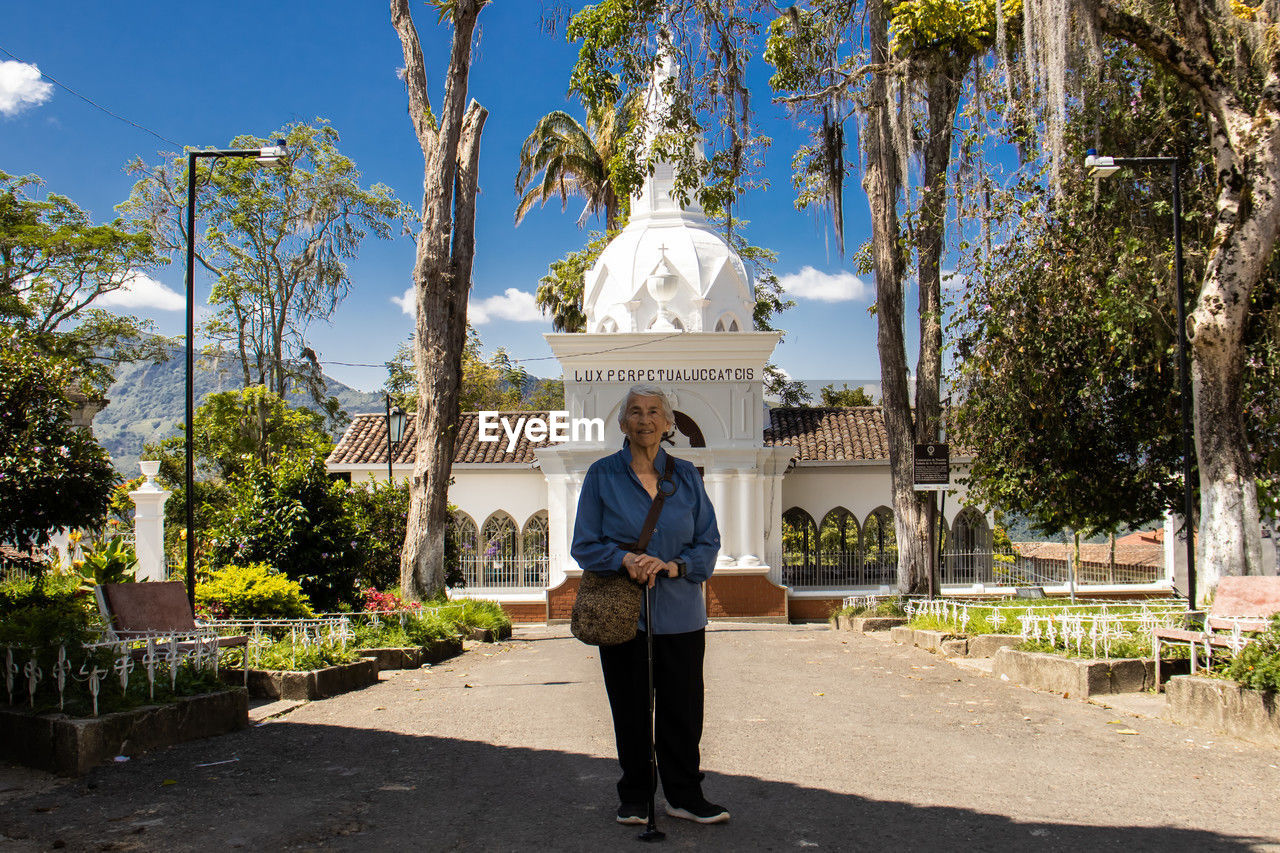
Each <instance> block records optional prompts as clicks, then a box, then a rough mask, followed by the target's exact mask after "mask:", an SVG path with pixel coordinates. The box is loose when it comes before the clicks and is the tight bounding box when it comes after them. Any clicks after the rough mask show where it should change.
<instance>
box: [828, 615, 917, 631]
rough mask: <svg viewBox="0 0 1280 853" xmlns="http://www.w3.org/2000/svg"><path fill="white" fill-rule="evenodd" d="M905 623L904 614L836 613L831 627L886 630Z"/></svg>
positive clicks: (856, 629) (839, 629) (838, 629)
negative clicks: (857, 614) (853, 614)
mask: <svg viewBox="0 0 1280 853" xmlns="http://www.w3.org/2000/svg"><path fill="white" fill-rule="evenodd" d="M905 624H907V618H906V617H905V616H846V615H845V614H843V613H837V614H836V615H835V617H834V618H833V619H832V620H831V627H833V628H834V629H836V630H837V631H859V632H864V633H865V632H867V631H888V630H889V629H890V628H897V627H898V626H900V625H905Z"/></svg>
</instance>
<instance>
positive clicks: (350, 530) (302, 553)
mask: <svg viewBox="0 0 1280 853" xmlns="http://www.w3.org/2000/svg"><path fill="white" fill-rule="evenodd" d="M346 491H347V486H346V485H345V484H343V483H341V482H337V481H335V480H331V479H329V475H328V474H327V473H326V472H325V467H324V460H323V459H322V458H321V457H319V456H310V457H303V456H293V457H285V458H282V459H281V460H280V462H279V464H278V465H276V466H275V467H274V468H271V469H262V470H255V471H254V472H252V473H251V474H249V475H248V476H245V477H243V478H239V479H237V480H234V481H233V482H232V484H231V501H230V504H229V505H228V506H227V507H226V509H225V510H224V511H223V512H222V513H221V514H220V520H219V523H218V524H217V525H216V527H215V529H214V530H213V532H212V536H211V537H210V542H209V551H210V559H211V561H212V562H213V564H214V565H215V566H222V565H229V564H243V563H248V562H263V563H267V564H269V565H271V566H274V567H275V568H276V569H278V570H279V571H281V572H283V573H284V574H285V575H287V576H288V577H290V578H292V579H293V580H295V581H298V583H300V584H302V591H303V592H305V593H306V594H307V596H308V597H309V598H310V599H311V601H312V603H313V604H314V605H315V606H316V607H318V608H320V609H321V610H326V611H331V610H336V609H338V607H339V606H340V605H341V604H342V603H344V602H345V603H351V602H353V601H354V600H355V596H356V577H357V573H358V569H359V565H360V543H359V541H358V540H359V536H358V531H357V530H356V525H355V522H354V520H353V518H352V516H351V515H350V513H349V512H348V511H347V505H346Z"/></svg>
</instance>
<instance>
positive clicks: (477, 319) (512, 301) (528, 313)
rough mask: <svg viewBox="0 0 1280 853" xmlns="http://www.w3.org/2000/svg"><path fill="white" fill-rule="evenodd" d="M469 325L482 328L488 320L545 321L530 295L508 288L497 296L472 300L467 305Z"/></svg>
mask: <svg viewBox="0 0 1280 853" xmlns="http://www.w3.org/2000/svg"><path fill="white" fill-rule="evenodd" d="M467 317H468V319H470V320H471V325H473V326H482V325H484V324H485V323H488V322H489V321H490V320H513V321H515V322H517V323H540V322H543V321H545V320H546V318H545V317H543V316H542V311H540V310H539V309H538V303H537V301H536V300H535V299H534V297H533V294H532V293H525V292H524V291H523V290H517V289H516V288H514V287H508V288H507V289H506V290H505V291H504V292H503V293H502V294H501V295H499V296H489V297H486V298H485V299H478V300H477V299H472V300H471V302H470V304H468V305H467Z"/></svg>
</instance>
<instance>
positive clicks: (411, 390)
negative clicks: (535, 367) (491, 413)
mask: <svg viewBox="0 0 1280 853" xmlns="http://www.w3.org/2000/svg"><path fill="white" fill-rule="evenodd" d="M482 346H483V342H482V341H481V340H480V333H479V332H477V331H476V330H475V329H474V328H473V327H472V326H470V325H468V326H467V342H466V346H465V348H464V349H463V351H462V383H461V387H460V389H459V391H458V407H459V411H463V412H475V411H480V410H483V409H507V410H514V409H521V408H533V409H536V408H540V406H539V405H535V402H548V401H551V400H553V399H555V397H556V395H557V391H556V389H555V388H554V387H551V388H549V389H547V388H546V386H547V383H549V382H552V381H553V380H547V379H542V380H537V382H536V384H535V385H534V386H533V387H532V388H530V387H529V386H530V377H529V374H528V372H527V371H526V370H525V369H524V368H523V367H521V366H520V365H519V364H518V363H517V362H514V361H512V359H511V356H510V355H509V354H508V353H507V351H506V350H505V349H504V348H503V347H498V348H497V349H496V350H495V351H494V352H493V354H492V355H490V356H489V357H488V358H485V356H484V352H483V351H482ZM385 387H386V391H387V393H388V394H390V395H391V397H392V399H393V401H395V403H396V405H399V406H401V407H402V408H404V409H405V410H406V411H413V410H414V409H415V408H416V407H417V404H418V399H417V393H416V392H417V388H416V385H415V384H414V377H413V350H412V347H411V346H410V345H409V344H407V343H406V344H401V345H400V347H399V349H397V350H396V354H395V357H394V358H393V359H392V360H391V361H389V362H387V382H386V386H385ZM526 389H529V392H530V393H529V394H528V395H526V393H525V391H526ZM558 395H559V399H560V402H561V405H563V403H564V384H563V383H560V386H559V391H558ZM535 398H536V400H535ZM557 408H558V407H557Z"/></svg>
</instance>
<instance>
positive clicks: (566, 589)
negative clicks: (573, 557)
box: [543, 578, 578, 622]
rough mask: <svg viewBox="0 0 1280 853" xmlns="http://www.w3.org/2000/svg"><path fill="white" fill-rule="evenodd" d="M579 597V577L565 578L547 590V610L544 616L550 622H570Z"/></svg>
mask: <svg viewBox="0 0 1280 853" xmlns="http://www.w3.org/2000/svg"><path fill="white" fill-rule="evenodd" d="M577 597H578V578H565V579H564V583H562V584H560V586H558V587H556V588H555V589H549V590H547V610H546V613H545V614H543V618H544V619H546V620H547V621H548V622H568V621H569V617H571V616H572V615H573V600H574V599H575V598H577Z"/></svg>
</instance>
